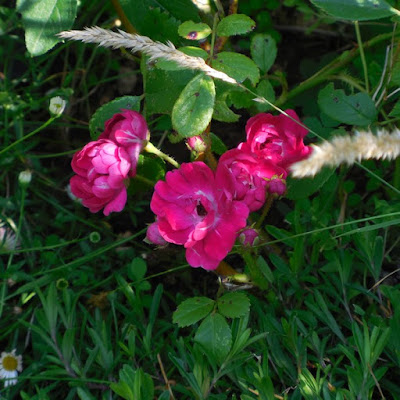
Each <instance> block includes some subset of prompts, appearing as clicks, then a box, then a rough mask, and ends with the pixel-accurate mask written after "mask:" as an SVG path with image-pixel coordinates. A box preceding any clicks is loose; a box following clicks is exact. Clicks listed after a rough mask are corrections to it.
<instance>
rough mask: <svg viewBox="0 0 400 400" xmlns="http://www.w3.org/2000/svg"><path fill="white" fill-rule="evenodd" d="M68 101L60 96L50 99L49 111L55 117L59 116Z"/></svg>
mask: <svg viewBox="0 0 400 400" xmlns="http://www.w3.org/2000/svg"><path fill="white" fill-rule="evenodd" d="M66 105H67V102H66V101H65V100H64V99H63V98H62V97H60V96H56V97H53V98H52V99H50V106H49V111H50V114H52V115H53V116H54V117H59V116H60V115H61V114H62V113H63V112H64V109H65V106H66Z"/></svg>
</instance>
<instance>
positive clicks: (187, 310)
mask: <svg viewBox="0 0 400 400" xmlns="http://www.w3.org/2000/svg"><path fill="white" fill-rule="evenodd" d="M214 303H215V302H214V300H212V299H209V298H208V297H193V298H191V299H187V300H185V301H183V302H182V303H181V304H179V306H178V308H177V310H176V311H175V312H174V314H173V317H172V320H173V322H174V323H175V324H178V325H179V326H180V327H181V328H182V327H184V326H189V325H193V324H195V323H196V322H198V321H200V320H201V319H203V318H204V317H205V316H206V315H208V314H209V313H210V312H211V311H212V309H213V308H214Z"/></svg>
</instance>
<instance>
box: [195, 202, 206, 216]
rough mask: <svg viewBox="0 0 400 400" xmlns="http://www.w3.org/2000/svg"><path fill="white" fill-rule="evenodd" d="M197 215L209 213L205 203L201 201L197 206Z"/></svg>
mask: <svg viewBox="0 0 400 400" xmlns="http://www.w3.org/2000/svg"><path fill="white" fill-rule="evenodd" d="M196 211H197V215H198V216H199V217H204V216H206V215H207V210H206V209H205V208H204V206H203V204H201V203H199V204H197V206H196Z"/></svg>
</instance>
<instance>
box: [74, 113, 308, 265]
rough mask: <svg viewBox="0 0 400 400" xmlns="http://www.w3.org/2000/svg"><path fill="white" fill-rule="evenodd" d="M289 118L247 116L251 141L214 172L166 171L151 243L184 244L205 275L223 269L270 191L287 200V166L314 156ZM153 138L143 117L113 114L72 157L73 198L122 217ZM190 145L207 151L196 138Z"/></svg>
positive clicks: (194, 166)
mask: <svg viewBox="0 0 400 400" xmlns="http://www.w3.org/2000/svg"><path fill="white" fill-rule="evenodd" d="M286 113H287V114H288V115H290V117H291V118H289V117H287V116H285V115H278V116H273V115H271V114H266V113H262V114H258V115H256V116H254V117H252V118H250V119H249V120H248V122H247V124H246V136H247V140H246V142H243V143H240V144H239V146H238V147H237V148H235V149H232V150H229V151H227V152H226V153H225V154H223V155H222V156H221V158H220V160H219V162H218V166H217V169H216V170H215V171H213V170H211V169H210V168H209V167H208V166H207V165H206V164H204V163H203V162H200V161H197V162H192V163H184V164H182V165H181V166H180V168H178V169H175V170H173V171H170V172H167V174H166V176H165V181H159V182H157V183H156V185H155V187H154V194H153V197H152V199H151V203H150V208H151V210H152V211H153V212H154V214H155V215H156V222H154V223H153V224H152V225H150V226H149V228H148V230H147V239H148V240H149V241H150V242H152V243H154V244H158V245H164V244H166V243H167V242H169V243H174V244H178V245H183V246H184V247H185V249H186V259H187V261H188V263H189V264H190V265H191V266H192V267H202V268H204V269H207V270H213V269H216V268H217V267H218V265H219V263H220V262H221V261H222V260H223V259H224V258H225V257H226V255H227V254H228V253H229V251H230V250H231V249H232V247H233V245H234V243H235V241H236V239H237V238H238V237H239V235H240V234H242V236H244V241H245V243H252V242H253V241H254V239H255V237H253V236H254V235H255V233H254V232H252V230H251V229H250V230H249V229H247V230H244V228H245V227H246V224H247V217H248V216H249V213H250V212H253V211H257V210H259V209H260V208H261V207H262V206H263V204H264V203H265V201H266V196H267V193H270V194H276V195H278V196H281V195H283V194H284V193H285V190H286V181H285V179H286V177H287V174H288V168H289V166H290V165H291V164H293V163H294V162H296V161H299V160H302V159H304V158H306V157H307V156H308V155H309V154H310V152H311V148H310V147H308V146H305V145H304V143H303V138H304V136H305V135H306V134H307V130H306V129H305V128H303V127H301V126H300V125H299V124H298V123H296V122H295V121H299V118H298V116H297V114H296V113H295V112H294V111H293V110H287V111H286ZM148 139H149V132H148V129H147V124H146V121H145V120H144V118H143V117H142V116H141V115H140V114H139V113H137V112H135V111H129V110H124V111H123V112H122V113H118V114H115V115H114V116H113V117H112V118H111V119H110V120H108V121H107V122H106V124H105V130H104V132H103V133H102V134H101V135H100V136H99V139H98V140H96V141H93V142H90V143H88V144H87V145H86V146H85V147H84V148H83V149H82V150H80V151H79V152H77V153H76V154H75V155H74V157H73V159H72V169H73V170H74V172H75V173H76V175H74V176H73V177H72V178H71V181H70V184H71V191H72V193H73V194H74V195H75V196H76V197H78V198H80V199H81V200H82V204H83V205H84V206H85V207H88V208H89V210H90V211H91V212H97V211H100V210H101V209H104V211H103V212H104V215H109V214H110V213H111V212H113V211H121V210H122V209H123V208H124V206H125V204H126V201H127V191H126V187H127V184H128V182H129V178H132V177H134V176H135V175H136V166H137V162H138V157H139V154H140V152H141V151H142V150H143V149H144V148H145V146H146V144H147V141H148ZM188 145H189V147H190V146H192V147H193V146H194V147H193V149H195V148H198V149H199V148H200V149H202V151H204V149H205V148H204V149H203V148H202V146H201V145H202V143H201V138H200V139H199V138H197V137H196V138H191V139H190V140H189V141H188ZM199 146H200V147H199ZM245 232H247V233H245Z"/></svg>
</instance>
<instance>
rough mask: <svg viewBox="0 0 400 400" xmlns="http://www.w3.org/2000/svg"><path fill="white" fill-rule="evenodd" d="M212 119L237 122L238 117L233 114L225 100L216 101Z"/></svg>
mask: <svg viewBox="0 0 400 400" xmlns="http://www.w3.org/2000/svg"><path fill="white" fill-rule="evenodd" d="M213 118H214V119H215V120H217V121H221V122H237V121H238V120H239V118H240V115H238V114H235V113H234V112H233V111H232V110H231V109H230V108H229V107H228V105H227V104H226V102H225V100H223V99H217V100H216V102H215V106H214V112H213Z"/></svg>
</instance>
